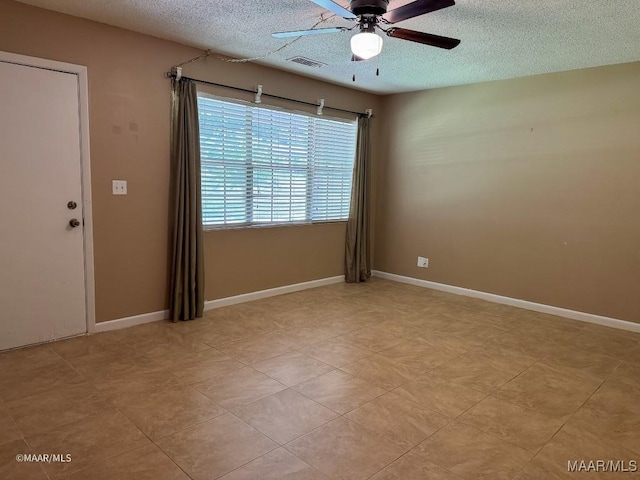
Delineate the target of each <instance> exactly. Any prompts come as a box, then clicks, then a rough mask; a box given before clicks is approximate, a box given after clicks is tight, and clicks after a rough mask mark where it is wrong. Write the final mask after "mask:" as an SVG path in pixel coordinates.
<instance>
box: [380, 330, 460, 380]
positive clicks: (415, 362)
mask: <svg viewBox="0 0 640 480" xmlns="http://www.w3.org/2000/svg"><path fill="white" fill-rule="evenodd" d="M379 354H380V355H383V356H385V357H387V358H390V359H391V360H395V361H396V362H399V363H402V364H403V365H407V366H409V367H412V368H415V369H416V370H419V371H420V372H427V371H429V370H431V369H433V368H435V367H437V366H438V365H442V364H443V363H445V362H448V361H449V360H452V359H454V358H456V357H457V356H459V355H460V353H459V352H458V351H454V350H451V349H449V348H447V347H443V346H437V345H433V344H431V343H429V342H428V341H426V340H423V339H421V338H415V339H412V340H407V341H404V342H402V343H399V344H398V345H395V346H394V347H391V348H388V349H386V350H382V351H381V352H379Z"/></svg>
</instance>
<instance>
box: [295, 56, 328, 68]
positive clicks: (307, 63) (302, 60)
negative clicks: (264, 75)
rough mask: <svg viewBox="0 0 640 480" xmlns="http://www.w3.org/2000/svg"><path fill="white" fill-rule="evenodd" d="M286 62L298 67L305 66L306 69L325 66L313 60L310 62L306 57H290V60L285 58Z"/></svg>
mask: <svg viewBox="0 0 640 480" xmlns="http://www.w3.org/2000/svg"><path fill="white" fill-rule="evenodd" d="M287 61H289V62H294V63H299V64H300V65H305V66H307V67H315V68H320V67H325V66H326V65H327V64H326V63H322V62H316V61H315V60H311V59H310V58H306V57H291V58H287Z"/></svg>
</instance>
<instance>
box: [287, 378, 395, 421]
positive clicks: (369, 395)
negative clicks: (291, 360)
mask: <svg viewBox="0 0 640 480" xmlns="http://www.w3.org/2000/svg"><path fill="white" fill-rule="evenodd" d="M294 390H296V391H298V392H300V393H302V394H303V395H304V396H305V397H308V398H311V399H312V400H315V401H316V402H318V403H320V404H322V405H324V406H325V407H328V408H330V409H331V410H333V411H334V412H337V413H339V414H341V415H343V414H345V413H347V412H349V411H351V410H353V409H354V408H357V407H359V406H360V405H362V404H363V403H366V402H368V401H369V400H373V399H374V398H376V397H379V396H380V395H383V394H384V393H386V390H384V389H382V388H380V387H376V386H374V385H370V384H368V383H367V382H365V381H364V380H360V379H359V378H357V377H354V376H353V375H349V374H348V373H346V372H343V371H342V370H333V371H332V372H329V373H326V374H324V375H321V376H319V377H316V378H313V379H311V380H307V381H306V382H303V383H301V384H299V385H296V386H295V387H294Z"/></svg>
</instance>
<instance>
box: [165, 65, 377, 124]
mask: <svg viewBox="0 0 640 480" xmlns="http://www.w3.org/2000/svg"><path fill="white" fill-rule="evenodd" d="M166 76H167V78H177V79H178V80H180V79H185V80H191V81H192V82H196V83H203V84H205V85H213V86H215V87H222V88H228V89H230V90H236V91H239V92H247V93H253V94H255V93H256V91H255V90H249V89H248V88H240V87H234V86H231V85H224V84H222V83H215V82H209V81H207V80H199V79H197V78H191V77H185V76H184V75H177V72H175V71H171V72H167V74H166ZM260 94H261V95H262V96H263V97H270V98H276V99H278V100H286V101H287V102H294V103H301V104H303V105H309V106H311V107H318V106H319V105H318V104H317V103H311V102H305V101H304V100H296V99H295V98H288V97H281V96H279V95H272V94H270V93H264V92H262V91H260ZM322 107H323V108H326V109H327V110H334V111H336V112H343V113H352V114H354V115H358V116H361V117H369V118H371V117H373V112H372V110H367V111H366V112H365V113H362V112H354V111H353V110H345V109H343V108H336V107H329V106H328V105H324V103H323V104H322Z"/></svg>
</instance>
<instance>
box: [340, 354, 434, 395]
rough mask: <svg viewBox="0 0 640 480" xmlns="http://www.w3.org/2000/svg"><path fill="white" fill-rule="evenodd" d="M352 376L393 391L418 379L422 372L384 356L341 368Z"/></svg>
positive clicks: (367, 358) (364, 359) (376, 356)
mask: <svg viewBox="0 0 640 480" xmlns="http://www.w3.org/2000/svg"><path fill="white" fill-rule="evenodd" d="M341 370H344V371H345V372H347V373H350V374H351V375H354V376H356V377H358V378H361V379H362V380H364V381H365V382H368V383H371V384H372V385H376V386H378V387H381V388H384V389H385V390H393V389H394V388H396V387H399V386H400V385H403V384H405V383H407V382H409V381H410V380H413V379H414V378H416V377H418V376H419V375H420V374H421V373H422V371H421V370H417V369H415V368H412V367H409V366H407V365H403V364H402V363H398V362H396V361H394V360H391V359H389V358H387V357H383V356H382V355H371V356H369V357H365V358H362V359H360V360H358V361H357V362H354V363H349V364H347V365H344V366H343V367H341Z"/></svg>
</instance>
